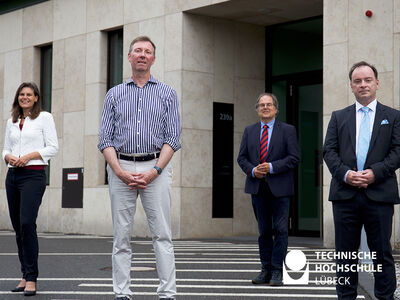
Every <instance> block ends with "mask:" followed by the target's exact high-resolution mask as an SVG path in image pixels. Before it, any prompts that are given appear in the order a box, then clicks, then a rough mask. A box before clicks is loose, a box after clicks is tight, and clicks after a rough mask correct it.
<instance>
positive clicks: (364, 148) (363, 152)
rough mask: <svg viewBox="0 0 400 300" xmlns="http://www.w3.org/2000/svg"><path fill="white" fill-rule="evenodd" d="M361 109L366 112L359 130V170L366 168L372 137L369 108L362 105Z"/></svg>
mask: <svg viewBox="0 0 400 300" xmlns="http://www.w3.org/2000/svg"><path fill="white" fill-rule="evenodd" d="M360 110H361V111H362V112H363V113H364V115H363V118H362V120H361V124H360V130H359V132H358V141H357V143H358V144H357V169H358V171H362V170H364V164H365V159H366V158H367V153H368V149H369V141H370V139H371V129H370V128H371V127H370V119H369V114H368V112H369V110H370V109H369V108H368V107H362V108H360Z"/></svg>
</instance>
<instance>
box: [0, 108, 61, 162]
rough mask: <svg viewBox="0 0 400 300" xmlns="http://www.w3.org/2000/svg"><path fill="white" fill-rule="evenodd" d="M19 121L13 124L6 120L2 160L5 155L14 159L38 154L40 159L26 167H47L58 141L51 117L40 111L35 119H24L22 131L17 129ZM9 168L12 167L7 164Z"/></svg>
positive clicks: (56, 148)
mask: <svg viewBox="0 0 400 300" xmlns="http://www.w3.org/2000/svg"><path fill="white" fill-rule="evenodd" d="M20 121H21V119H18V121H17V122H15V123H13V122H12V119H11V118H10V119H8V120H7V126H6V135H5V141H4V148H3V153H2V158H3V160H5V156H6V155H7V154H11V155H14V156H16V157H21V156H24V155H26V154H28V153H31V152H39V154H40V156H41V157H42V159H32V160H30V161H29V162H28V163H27V164H26V165H27V166H29V165H47V164H48V161H49V159H50V158H52V157H53V156H54V155H56V153H57V151H58V139H57V132H56V126H55V124H54V120H53V116H52V115H51V114H50V113H48V112H46V111H42V112H41V113H40V114H39V116H37V118H36V119H34V120H32V119H30V118H29V117H26V118H25V121H24V125H23V127H22V130H20V129H19V123H20ZM8 166H9V167H13V166H11V165H10V164H8Z"/></svg>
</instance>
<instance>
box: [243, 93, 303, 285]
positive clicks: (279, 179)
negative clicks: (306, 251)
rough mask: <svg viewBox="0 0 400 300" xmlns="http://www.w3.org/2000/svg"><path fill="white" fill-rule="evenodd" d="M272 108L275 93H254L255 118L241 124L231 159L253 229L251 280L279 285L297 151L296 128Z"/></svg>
mask: <svg viewBox="0 0 400 300" xmlns="http://www.w3.org/2000/svg"><path fill="white" fill-rule="evenodd" d="M278 108H279V105H278V100H277V99H276V97H275V95H273V94H270V93H263V94H261V95H260V96H259V97H258V99H257V103H256V110H257V113H258V116H259V117H260V122H257V123H256V124H253V125H250V126H248V127H246V128H245V130H244V133H243V138H242V143H241V145H240V150H239V156H238V158H237V161H238V163H239V166H240V167H241V168H242V170H243V172H245V173H246V175H247V178H246V185H245V192H246V193H249V194H251V199H252V204H253V210H254V214H255V216H256V219H257V222H258V230H259V237H258V245H259V250H260V261H261V272H260V274H258V276H257V277H256V278H254V279H253V280H252V282H253V283H254V284H263V283H267V284H269V285H272V286H279V285H282V284H283V283H282V266H283V261H284V259H285V256H286V250H287V245H288V218H289V203H290V197H291V196H293V194H294V183H293V170H294V168H296V166H297V164H298V163H299V156H300V155H299V148H298V144H297V134H296V129H295V127H294V126H292V125H289V124H286V123H283V122H279V121H277V120H276V119H275V117H276V115H277V113H278ZM272 224H273V227H272Z"/></svg>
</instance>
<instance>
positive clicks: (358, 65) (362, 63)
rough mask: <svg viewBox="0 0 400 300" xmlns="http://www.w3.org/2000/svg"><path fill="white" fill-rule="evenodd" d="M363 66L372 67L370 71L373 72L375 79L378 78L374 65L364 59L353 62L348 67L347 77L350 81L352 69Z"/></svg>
mask: <svg viewBox="0 0 400 300" xmlns="http://www.w3.org/2000/svg"><path fill="white" fill-rule="evenodd" d="M363 66H366V67H370V68H371V69H372V71H373V72H374V75H375V79H378V70H377V69H376V68H375V66H374V65H371V64H369V63H367V62H366V61H360V62H358V63H355V64H354V65H353V66H352V67H351V68H350V71H349V79H350V81H351V76H352V75H353V72H354V70H355V69H357V68H358V67H363Z"/></svg>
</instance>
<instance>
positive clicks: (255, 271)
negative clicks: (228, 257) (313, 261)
mask: <svg viewBox="0 0 400 300" xmlns="http://www.w3.org/2000/svg"><path fill="white" fill-rule="evenodd" d="M176 271H177V272H210V273H219V272H227V273H231V272H236V273H259V272H260V270H233V269H224V270H222V269H177V270H176ZM309 272H310V273H316V274H319V273H335V272H331V271H328V272H327V271H321V272H317V271H311V270H310V271H309ZM288 273H298V272H294V271H288Z"/></svg>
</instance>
